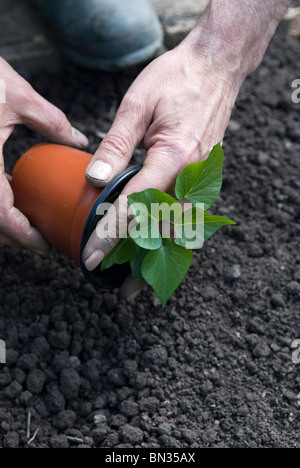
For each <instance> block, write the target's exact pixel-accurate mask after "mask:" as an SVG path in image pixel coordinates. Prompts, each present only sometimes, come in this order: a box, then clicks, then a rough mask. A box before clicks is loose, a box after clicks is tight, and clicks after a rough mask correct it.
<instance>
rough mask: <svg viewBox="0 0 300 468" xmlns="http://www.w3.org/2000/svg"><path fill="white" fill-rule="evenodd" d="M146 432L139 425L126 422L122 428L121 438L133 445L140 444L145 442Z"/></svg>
mask: <svg viewBox="0 0 300 468" xmlns="http://www.w3.org/2000/svg"><path fill="white" fill-rule="evenodd" d="M143 438H144V433H143V431H142V430H141V429H139V428H138V427H134V426H130V425H129V424H125V426H123V427H122V428H121V440H122V441H123V442H125V443H129V444H132V445H140V444H141V443H142V442H143Z"/></svg>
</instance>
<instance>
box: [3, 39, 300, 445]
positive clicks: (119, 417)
mask: <svg viewBox="0 0 300 468" xmlns="http://www.w3.org/2000/svg"><path fill="white" fill-rule="evenodd" d="M299 50H300V41H299V40H298V39H283V38H281V37H279V36H278V37H275V39H274V40H273V42H272V44H271V46H270V48H269V50H268V53H267V55H266V57H265V59H264V62H263V64H262V65H261V67H260V68H259V69H258V71H257V72H255V73H254V74H253V75H252V76H251V77H250V78H248V79H247V81H246V82H245V85H244V86H243V89H242V91H241V93H240V96H239V99H238V102H237V105H236V108H235V110H234V112H233V116H232V121H231V123H230V126H229V129H228V131H227V135H226V139H225V143H224V150H225V155H226V163H225V170H224V186H223V191H222V196H221V197H220V199H219V200H218V202H217V203H216V205H215V207H214V210H213V212H215V213H219V214H222V215H228V216H230V217H232V218H233V219H235V220H236V221H238V222H239V225H238V226H237V227H228V228H224V229H223V230H222V231H221V232H219V233H218V234H216V235H215V236H214V237H213V238H212V239H211V240H210V241H208V243H207V244H206V245H205V246H204V248H203V249H202V250H201V251H199V252H197V253H195V256H194V261H193V265H192V268H191V270H190V272H189V274H188V276H187V278H186V280H185V281H184V283H183V284H182V286H181V287H180V288H179V289H178V290H177V292H176V293H175V294H174V295H173V297H172V298H171V300H170V301H169V303H168V305H167V307H166V308H165V309H164V310H163V309H162V308H161V307H160V304H159V301H158V300H157V299H156V297H155V296H154V294H153V293H152V292H151V290H150V288H149V289H146V290H145V291H144V292H143V293H142V294H141V295H140V296H139V298H137V299H136V300H135V301H134V302H132V303H126V302H124V301H121V300H120V297H119V294H118V291H104V290H101V291H95V290H94V289H93V287H92V286H91V285H90V284H88V283H87V282H86V280H85V278H84V277H83V275H82V273H81V271H80V270H79V269H77V268H76V267H75V266H74V265H73V264H72V263H71V261H69V260H68V259H67V258H65V257H64V256H63V255H61V254H60V253H58V252H56V251H54V250H53V251H52V252H51V254H50V255H49V256H48V257H47V258H40V257H39V256H37V255H34V254H32V253H30V252H22V251H18V250H14V249H11V248H8V247H1V248H0V269H1V274H0V298H1V299H0V301H1V309H0V338H1V339H4V340H5V341H6V345H7V350H8V351H7V364H6V365H2V366H1V371H0V446H4V447H28V446H31V447H87V448H88V447H94V446H96V447H151V448H154V447H173V448H176V447H300V417H299V406H300V367H299V366H300V364H298V365H297V364H294V363H293V361H292V352H293V350H292V348H291V344H292V342H293V340H295V339H300V319H299V314H300V310H299V306H300V270H299V266H300V251H299V234H300V226H299V220H300V179H299V170H300V158H299V155H300V104H299V105H295V104H293V103H292V101H291V92H292V89H291V83H292V81H293V80H294V79H297V78H300V61H299ZM19 71H20V72H22V73H23V74H24V75H25V76H26V78H27V79H29V80H30V81H31V83H32V84H33V85H34V86H35V87H36V88H37V90H38V91H39V92H41V93H42V94H43V95H44V96H45V97H46V98H48V99H49V100H51V101H52V102H54V103H55V104H56V105H58V106H59V107H61V108H62V109H63V110H64V111H65V112H66V113H67V115H68V116H69V118H70V119H71V120H72V122H73V124H74V125H77V126H78V127H79V128H80V129H82V130H84V131H85V132H86V133H87V134H88V136H89V137H90V140H91V147H90V151H91V152H93V151H94V150H95V149H96V147H97V145H98V143H99V137H101V132H104V133H105V132H106V131H107V130H108V129H109V127H110V125H111V123H112V121H113V117H114V114H115V112H116V109H117V106H118V104H119V102H120V100H121V98H122V96H123V94H124V93H125V91H126V89H127V88H128V86H129V85H130V83H131V82H132V80H133V79H134V77H135V76H136V75H137V74H138V72H139V70H136V69H135V70H131V71H126V72H124V73H121V74H120V73H119V74H108V73H94V72H89V71H86V70H83V69H79V68H75V67H73V66H67V67H66V70H65V71H64V72H63V73H61V74H60V75H55V76H52V75H50V74H46V73H43V74H40V75H36V76H29V75H28V74H27V73H26V70H19ZM99 132H100V133H99ZM37 141H39V137H38V136H36V135H35V134H33V133H31V132H30V131H29V130H27V129H25V128H18V129H17V130H16V131H15V133H14V135H13V136H12V137H11V138H10V141H9V142H8V143H7V145H6V147H5V160H6V165H7V169H8V170H11V168H12V167H13V165H14V163H15V161H16V160H17V158H18V157H19V156H20V155H21V154H22V153H23V152H24V151H25V150H27V149H28V148H29V147H30V146H31V145H33V144H34V143H36V142H37ZM142 158H143V152H142V151H141V150H138V151H137V152H136V155H135V160H136V161H140V160H141V159H142ZM37 430H38V432H37V433H36V431H37ZM33 436H35V438H34V440H33V441H32V442H31V443H30V444H29V445H28V440H29V439H30V438H32V437H33Z"/></svg>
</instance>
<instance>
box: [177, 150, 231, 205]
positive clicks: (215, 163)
mask: <svg viewBox="0 0 300 468" xmlns="http://www.w3.org/2000/svg"><path fill="white" fill-rule="evenodd" d="M223 161H224V153H223V149H222V147H221V145H220V144H218V145H216V146H215V147H214V149H213V150H212V151H211V153H210V155H209V156H208V158H207V159H205V161H201V162H199V163H192V164H189V165H188V166H186V167H185V168H184V169H183V170H182V171H181V172H180V174H179V176H178V177H177V180H176V187H175V192H176V197H177V198H178V199H179V200H183V199H184V198H187V199H188V200H189V201H190V202H191V203H193V204H194V205H195V204H196V203H203V204H204V209H205V210H207V209H208V208H210V207H211V205H213V203H214V202H215V201H216V200H217V198H218V196H219V193H220V190H221V187H222V171H223Z"/></svg>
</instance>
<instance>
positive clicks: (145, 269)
mask: <svg viewBox="0 0 300 468" xmlns="http://www.w3.org/2000/svg"><path fill="white" fill-rule="evenodd" d="M192 259H193V253H192V251H191V250H186V249H184V248H183V247H181V246H179V245H176V244H174V243H169V242H167V243H166V244H162V246H161V247H160V249H159V250H155V251H151V252H148V253H147V255H146V256H145V258H144V260H143V262H142V276H143V278H144V280H145V281H147V283H148V284H150V286H151V287H152V288H153V290H154V291H155V293H156V294H157V296H158V297H159V299H160V300H161V302H162V306H163V307H165V305H166V303H167V301H168V299H169V297H170V296H171V295H172V294H173V292H174V291H175V289H176V288H177V287H178V286H179V285H180V283H181V282H182V280H183V279H184V277H185V276H186V274H187V272H188V270H189V268H190V265H191V263H192Z"/></svg>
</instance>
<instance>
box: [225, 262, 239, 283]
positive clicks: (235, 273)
mask: <svg viewBox="0 0 300 468" xmlns="http://www.w3.org/2000/svg"><path fill="white" fill-rule="evenodd" d="M241 274H242V272H241V265H238V264H236V265H233V266H232V267H231V268H230V269H229V271H228V277H229V279H233V280H236V279H239V278H240V277H241Z"/></svg>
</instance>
